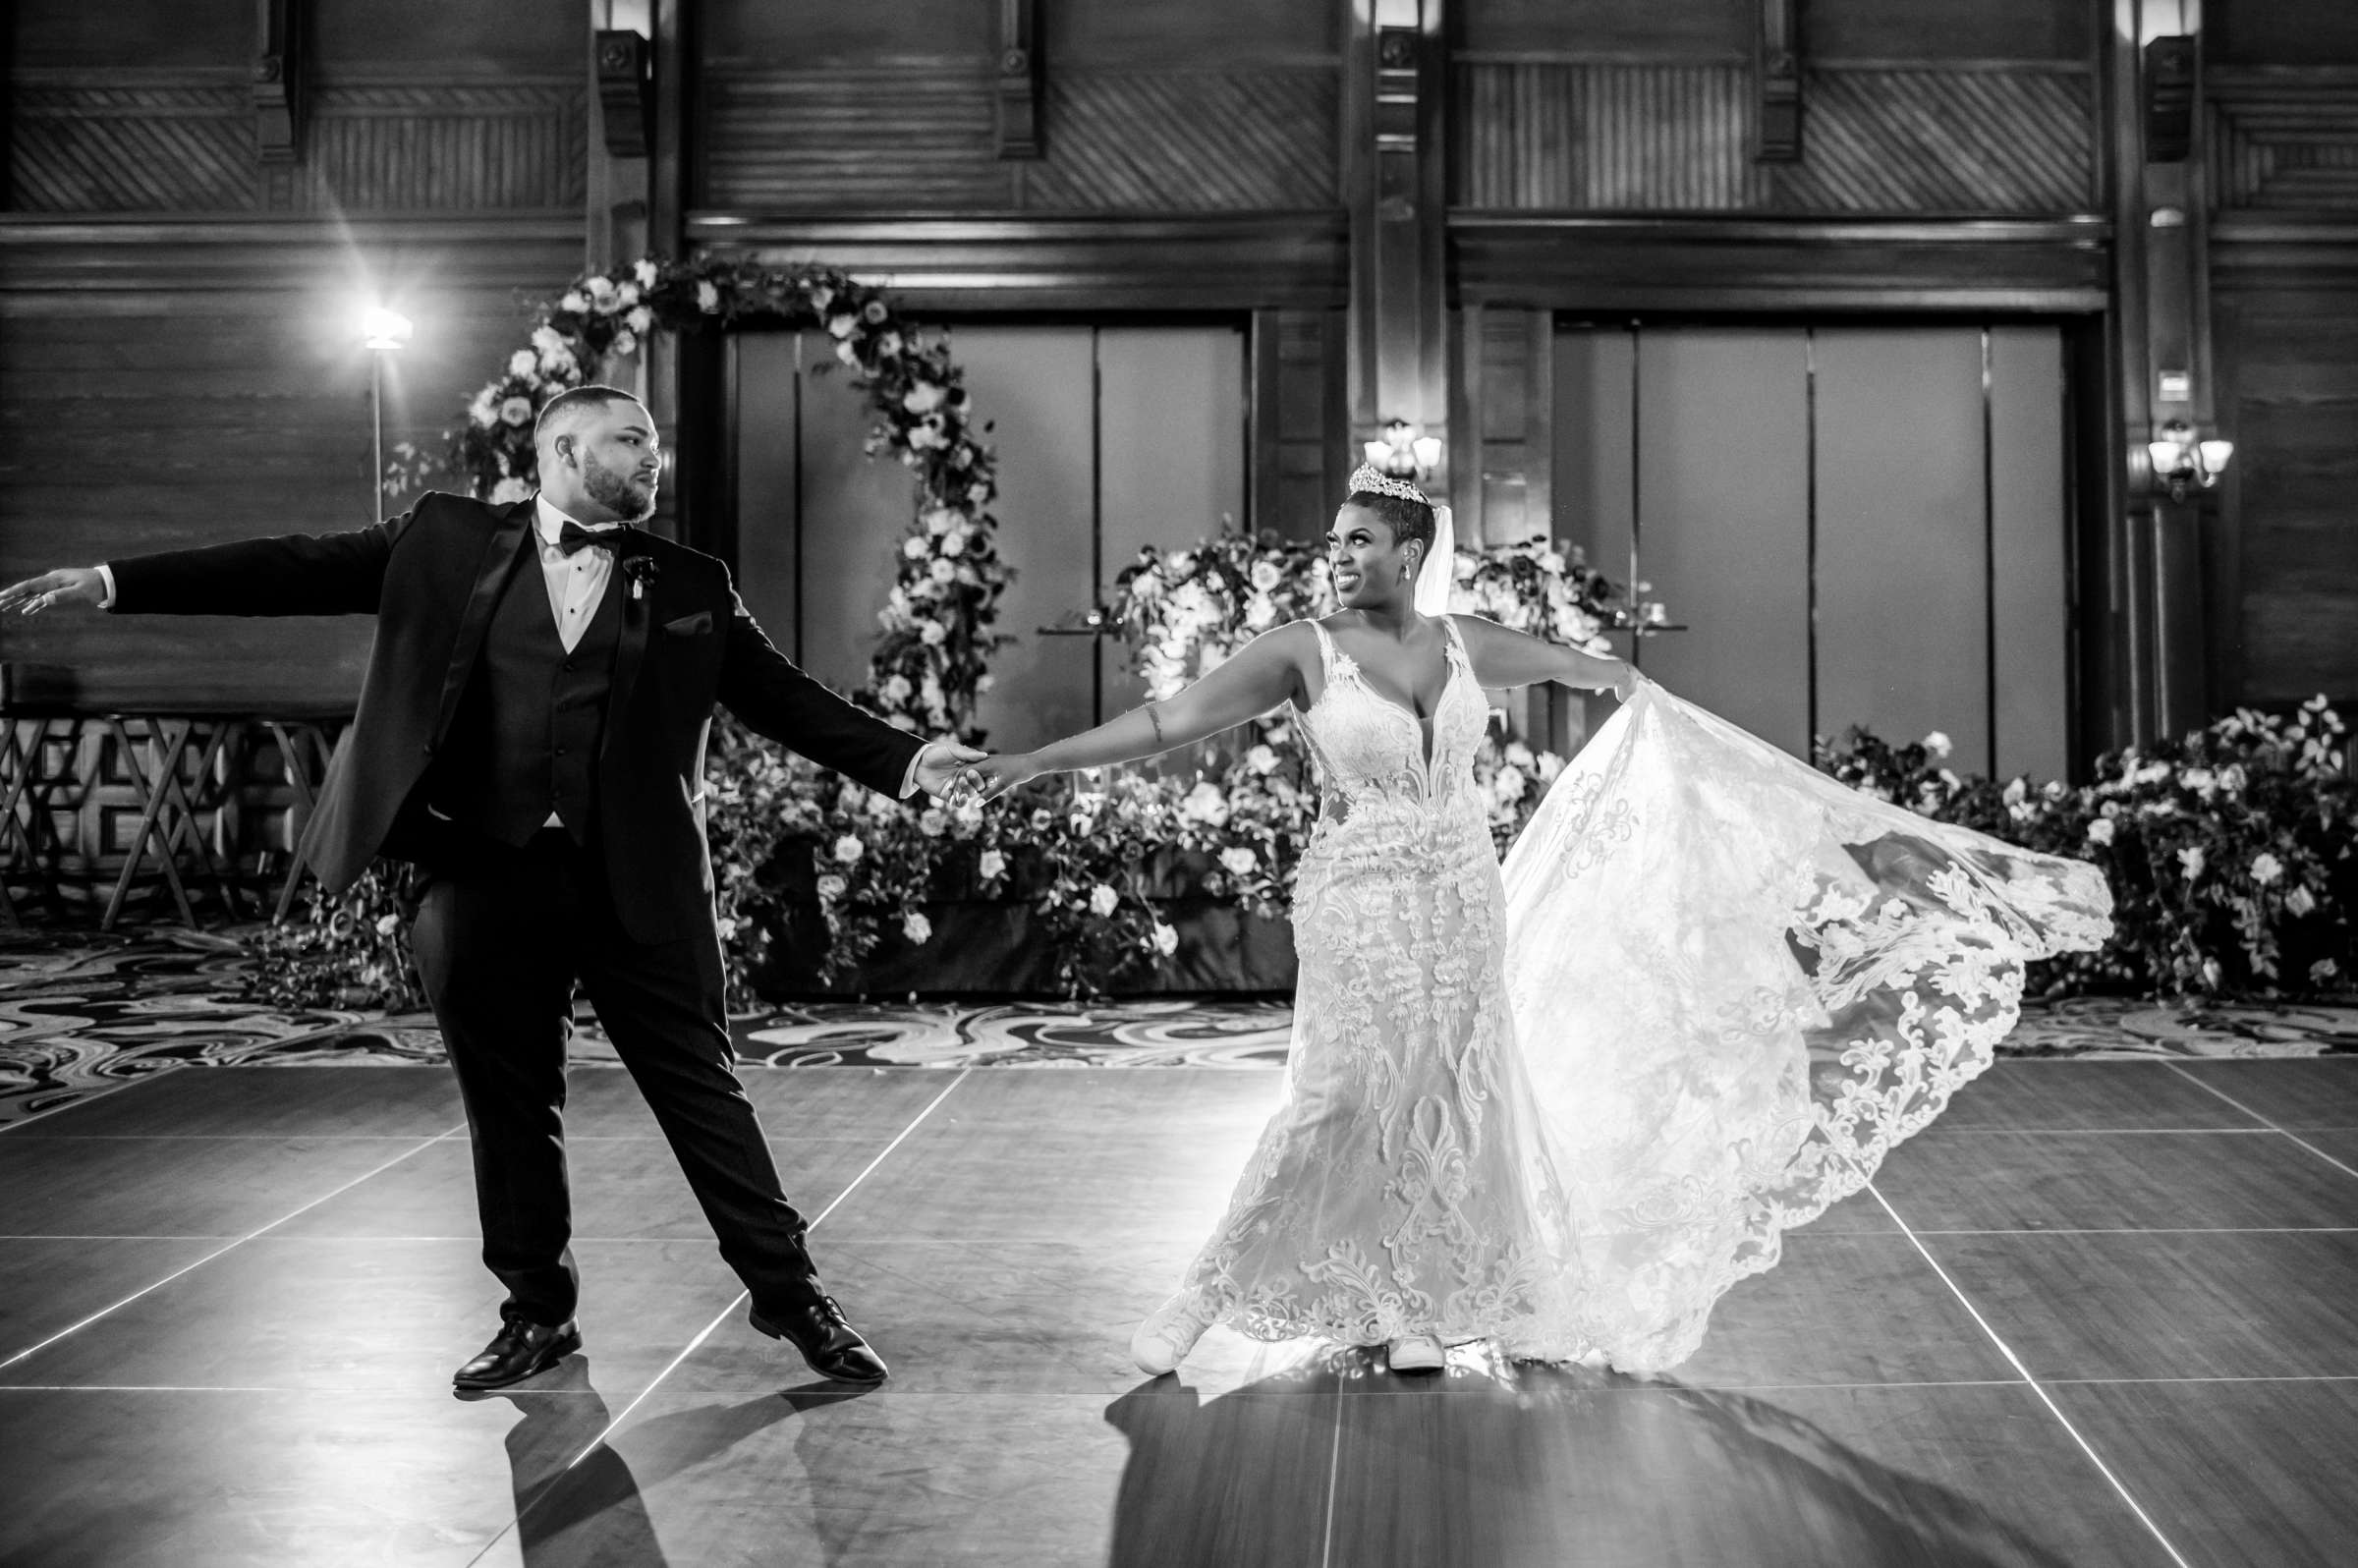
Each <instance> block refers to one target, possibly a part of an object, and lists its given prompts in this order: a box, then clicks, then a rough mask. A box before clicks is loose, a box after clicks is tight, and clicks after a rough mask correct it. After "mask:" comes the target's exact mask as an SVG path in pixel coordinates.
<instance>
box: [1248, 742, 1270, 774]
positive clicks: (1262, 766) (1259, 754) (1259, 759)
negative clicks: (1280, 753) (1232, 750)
mask: <svg viewBox="0 0 2358 1568" xmlns="http://www.w3.org/2000/svg"><path fill="white" fill-rule="evenodd" d="M1245 765H1246V766H1247V767H1249V768H1251V769H1252V770H1253V771H1254V772H1256V773H1273V772H1275V771H1276V770H1277V754H1276V753H1275V752H1273V751H1271V750H1269V749H1268V748H1267V747H1265V746H1256V747H1255V748H1253V750H1251V751H1250V752H1247V753H1246V754H1245Z"/></svg>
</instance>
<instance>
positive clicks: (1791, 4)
mask: <svg viewBox="0 0 2358 1568" xmlns="http://www.w3.org/2000/svg"><path fill="white" fill-rule="evenodd" d="M1758 4H1759V6H1760V28H1759V30H1758V33H1757V34H1756V38H1757V50H1756V53H1755V56H1754V60H1753V93H1754V111H1753V112H1754V114H1755V116H1756V119H1755V122H1754V124H1755V138H1754V150H1753V156H1754V157H1755V158H1756V159H1757V160H1759V161H1760V162H1762V163H1793V162H1797V161H1798V160H1799V159H1800V157H1801V0H1758Z"/></svg>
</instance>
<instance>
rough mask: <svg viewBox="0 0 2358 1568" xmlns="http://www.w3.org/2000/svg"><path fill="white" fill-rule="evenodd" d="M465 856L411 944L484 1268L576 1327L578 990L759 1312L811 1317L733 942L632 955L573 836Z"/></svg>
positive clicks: (436, 865)
mask: <svg viewBox="0 0 2358 1568" xmlns="http://www.w3.org/2000/svg"><path fill="white" fill-rule="evenodd" d="M451 841H452V842H451V844H450V846H449V849H448V851H447V852H446V853H437V854H436V855H434V856H433V857H432V860H431V861H430V863H429V864H428V865H427V866H426V868H425V872H426V880H425V884H424V890H423V894H422V896H421V901H420V904H419V909H418V919H417V924H416V927H415V930H414V933H413V940H414V945H415V948H416V951H417V955H418V971H419V975H420V978H421V979H422V980H424V982H425V992H426V996H427V999H428V1000H429V1001H431V1003H432V1004H433V1009H434V1018H435V1021H436V1022H437V1023H439V1024H440V1025H441V1026H442V1036H443V1039H444V1042H445V1043H446V1045H447V1047H448V1049H449V1052H450V1062H451V1066H452V1067H453V1068H454V1069H455V1070H456V1072H457V1074H458V1079H459V1091H460V1093H461V1096H462V1097H463V1098H464V1099H465V1101H466V1106H467V1127H468V1132H469V1135H470V1137H471V1138H472V1139H473V1141H474V1146H475V1186H476V1202H477V1206H478V1208H479V1209H480V1211H481V1218H482V1229H483V1261H484V1262H485V1263H486V1264H487V1265H489V1267H490V1269H491V1272H492V1273H493V1274H495V1275H497V1276H498V1277H499V1280H500V1283H502V1284H503V1285H505V1286H506V1287H507V1289H508V1302H507V1311H508V1312H510V1313H512V1314H514V1315H516V1316H522V1317H524V1318H526V1319H527V1320H529V1321H532V1322H536V1323H549V1324H553V1323H561V1322H563V1321H565V1320H566V1319H567V1318H569V1317H571V1316H573V1313H574V1306H575V1303H576V1300H577V1298H578V1296H579V1293H580V1274H579V1271H578V1270H577V1269H576V1268H575V1266H574V1261H573V1249H572V1239H573V1211H572V1194H571V1189H570V1186H569V1184H568V1182H567V1178H566V1169H565V1045H566V1038H567V1036H568V1035H569V1033H570V1029H571V1025H570V1015H571V1001H572V995H573V985H574V981H575V980H576V979H579V980H581V981H582V982H583V983H584V985H585V986H586V987H587V989H588V990H589V1000H590V1002H591V1003H592V1005H594V1006H595V1007H596V1009H597V1017H598V1021H599V1022H600V1023H601V1024H603V1025H604V1026H605V1030H606V1034H607V1036H608V1037H609V1038H610V1039H611V1040H612V1041H613V1043H614V1049H615V1052H616V1054H618V1055H619V1056H620V1057H621V1058H622V1062H623V1065H624V1066H625V1067H627V1068H628V1069H629V1070H630V1073H631V1076H632V1078H633V1079H635V1080H636V1081H637V1083H638V1086H639V1091H640V1092H641V1093H642V1094H643V1095H645V1096H646V1102H647V1105H648V1106H649V1107H650V1108H651V1109H652V1110H653V1111H654V1113H655V1120H656V1123H657V1124H658V1125H659V1126H660V1127H661V1128H662V1130H663V1136H664V1137H665V1138H666V1139H668V1140H669V1141H670V1143H671V1148H672V1152H673V1153H674V1154H676V1155H677V1156H678V1157H679V1161H680V1165H681V1168H682V1169H683V1170H685V1171H686V1172H687V1176H688V1184H689V1186H690V1187H691V1188H692V1189H694V1191H695V1193H696V1197H697V1202H698V1203H700V1204H702V1206H703V1210H704V1217H705V1218H706V1219H707V1220H709V1221H710V1222H711V1225H712V1229H713V1232H714V1234H715V1235H717V1236H718V1237H719V1239H720V1254H721V1257H722V1258H724V1259H726V1260H727V1261H728V1263H729V1266H730V1267H732V1268H734V1269H735V1270H736V1271H737V1275H738V1277H739V1278H741V1279H743V1280H744V1281H745V1283H746V1286H747V1288H748V1289H749V1290H750V1291H751V1292H752V1293H753V1299H754V1305H755V1307H756V1308H757V1309H762V1310H766V1311H768V1312H777V1311H781V1310H784V1309H788V1308H791V1307H794V1306H796V1305H799V1304H802V1303H806V1302H808V1301H810V1300H811V1299H812V1298H813V1297H814V1295H815V1294H816V1293H817V1291H818V1288H819V1287H818V1282H817V1278H816V1275H815V1271H814V1269H813V1267H812V1263H811V1258H810V1255H809V1253H808V1252H806V1251H805V1249H804V1246H803V1233H804V1231H805V1230H806V1229H807V1228H808V1225H807V1223H806V1221H805V1220H804V1218H803V1216H802V1215H801V1214H800V1213H798V1212H797V1211H796V1210H795V1207H794V1205H793V1204H790V1203H788V1202H787V1201H786V1195H785V1193H784V1192H783V1191H782V1190H781V1189H780V1187H779V1185H778V1174H777V1167H776V1165H775V1163H774V1162H773V1161H772V1160H771V1158H770V1153H769V1146H768V1145H767V1144H766V1143H765V1142H764V1141H763V1140H762V1136H761V1127H760V1124H759V1122H758V1121H757V1120H756V1118H755V1115H754V1107H753V1104H752V1102H751V1101H749V1100H748V1099H747V1098H746V1096H745V1091H744V1089H743V1087H742V1086H741V1085H740V1084H739V1083H738V1082H737V1076H736V1073H735V1071H734V1069H733V1067H732V1063H733V1061H734V1055H733V1053H732V1051H731V1048H730V1045H729V1035H728V1026H727V1015H726V1013H725V1011H724V1010H723V1004H722V994H723V989H722V972H721V957H720V940H719V935H718V933H717V932H715V931H713V930H712V929H711V928H710V926H709V924H707V925H706V927H705V928H704V929H703V930H702V931H701V932H700V933H699V934H697V935H696V936H694V937H691V938H689V939H687V940H684V941H677V942H663V943H651V944H650V943H645V942H635V941H632V940H631V939H630V938H629V937H628V936H626V935H625V934H624V933H623V931H622V928H621V925H620V923H619V922H618V921H617V920H616V919H615V915H614V906H613V899H612V897H611V895H610V893H609V892H608V890H607V887H606V883H605V877H604V875H603V872H602V868H601V860H602V857H600V856H599V855H598V853H597V851H596V847H595V845H594V844H592V846H591V847H590V848H589V849H583V848H581V847H580V846H577V845H576V844H575V843H574V842H573V840H572V839H571V837H569V836H568V835H567V834H566V833H565V832H564V831H563V830H562V829H556V828H550V829H545V830H543V831H541V832H539V833H537V834H535V835H533V839H532V840H531V842H530V843H528V844H526V845H525V846H524V847H523V848H521V849H517V848H512V847H510V846H508V845H505V844H501V843H498V842H496V841H494V840H491V839H489V838H484V837H479V836H477V835H475V834H472V833H467V832H465V831H464V830H461V829H455V828H454V829H453V831H452V833H451Z"/></svg>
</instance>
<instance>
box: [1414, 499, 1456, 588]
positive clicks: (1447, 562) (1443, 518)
mask: <svg viewBox="0 0 2358 1568" xmlns="http://www.w3.org/2000/svg"><path fill="white" fill-rule="evenodd" d="M1456 587H1457V525H1456V523H1455V522H1454V521H1452V520H1451V518H1450V515H1449V509H1448V508H1447V507H1445V506H1442V505H1440V504H1438V503H1437V502H1436V503H1434V504H1433V508H1432V549H1430V550H1427V551H1426V552H1425V564H1424V565H1423V566H1421V567H1419V568H1417V599H1416V603H1417V613H1418V614H1419V615H1446V614H1448V613H1449V593H1450V590H1451V589H1452V588H1456Z"/></svg>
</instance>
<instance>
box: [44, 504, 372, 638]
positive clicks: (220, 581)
mask: <svg viewBox="0 0 2358 1568" xmlns="http://www.w3.org/2000/svg"><path fill="white" fill-rule="evenodd" d="M408 522H409V518H408V517H407V516H406V515H405V516H403V517H398V518H395V519H393V520H392V521H391V522H389V523H382V524H379V525H377V526H376V527H375V528H369V529H355V530H353V531H352V532H348V533H319V534H305V533H290V534H287V535H285V536H283V537H279V538H264V539H239V540H237V541H235V542H233V543H229V544H210V545H203V546H200V547H198V548H197V549H193V550H162V551H158V552H156V553H155V554H152V555H131V556H125V557H124V558H123V559H121V560H119V561H109V562H107V563H106V565H104V566H102V567H66V568H62V569H60V570H57V571H53V572H44V573H42V574H41V575H40V576H39V577H34V578H28V579H26V580H25V581H24V582H22V583H16V584H12V585H10V586H9V587H8V588H0V614H5V613H6V612H8V611H10V610H19V611H21V612H23V613H24V614H27V615H32V614H37V613H38V612H40V611H42V610H47V609H63V608H81V609H106V610H115V611H119V612H121V613H123V614H127V615H372V614H374V613H375V612H376V605H377V596H378V594H379V592H380V591H381V590H382V588H383V587H384V581H385V562H386V561H387V560H388V559H389V558H390V557H391V555H392V553H393V541H394V540H395V539H396V538H398V537H399V536H400V534H401V532H402V530H403V529H404V528H405V527H406V526H407V525H408Z"/></svg>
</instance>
